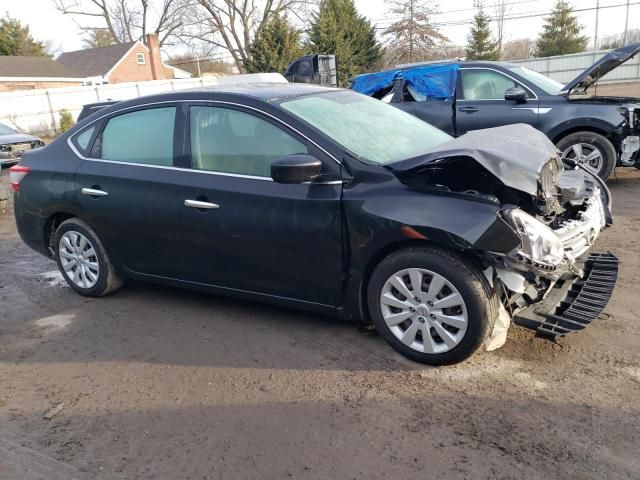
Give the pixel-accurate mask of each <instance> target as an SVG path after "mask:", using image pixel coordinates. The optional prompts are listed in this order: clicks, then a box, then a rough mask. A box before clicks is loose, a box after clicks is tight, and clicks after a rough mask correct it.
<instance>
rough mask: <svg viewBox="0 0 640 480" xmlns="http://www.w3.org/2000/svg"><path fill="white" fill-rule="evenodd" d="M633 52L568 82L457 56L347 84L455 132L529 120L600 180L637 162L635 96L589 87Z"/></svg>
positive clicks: (639, 112)
mask: <svg viewBox="0 0 640 480" xmlns="http://www.w3.org/2000/svg"><path fill="white" fill-rule="evenodd" d="M639 50H640V43H636V44H632V45H627V46H626V47H623V48H620V49H618V50H614V51H612V52H609V53H607V54H606V55H604V56H603V57H602V58H601V59H600V60H598V61H597V62H596V63H594V64H593V65H592V66H591V67H589V68H587V69H586V70H585V71H584V72H582V73H581V74H580V75H579V76H578V77H576V78H575V79H574V80H572V81H571V82H569V83H567V84H566V85H562V84H561V83H558V82H556V81H555V80H552V79H550V78H548V77H545V76H544V75H542V74H540V73H538V72H535V71H533V70H530V69H528V68H526V67H523V66H520V65H516V64H510V63H504V62H481V61H461V62H444V63H439V64H427V65H416V66H411V67H406V68H400V69H397V70H390V71H386V72H378V73H372V74H364V75H360V76H358V77H356V78H355V79H354V81H353V82H352V85H351V88H353V89H354V90H356V91H358V92H361V93H365V94H367V95H371V96H374V97H375V98H379V99H384V100H385V101H386V102H388V103H391V104H392V105H393V106H395V107H398V108H400V109H402V110H404V111H406V112H409V113H411V114H412V115H415V116H417V117H418V118H421V119H422V120H425V121H426V122H428V123H430V124H432V125H434V126H436V127H438V128H440V129H442V130H444V131H445V132H448V133H449V134H451V135H455V136H459V135H463V134H464V133H466V132H468V131H471V130H478V129H482V128H490V127H496V126H500V125H508V124H514V123H526V124H529V125H531V126H533V127H535V128H537V129H538V130H540V131H542V132H544V133H545V134H546V135H547V136H548V137H549V139H551V141H552V142H553V143H555V144H556V146H557V147H558V149H559V150H560V152H561V156H562V159H563V160H566V159H568V160H571V161H578V162H581V163H586V164H588V165H590V166H591V167H593V168H594V169H595V170H596V171H597V172H598V174H599V175H600V176H601V177H602V178H605V179H606V178H607V177H609V175H610V174H611V172H612V171H613V169H614V167H615V166H616V165H622V166H635V167H637V168H640V150H639V149H640V140H639V139H640V137H639V135H640V99H637V98H625V97H610V96H602V95H596V94H597V89H596V88H594V86H595V85H597V81H598V80H599V79H600V78H602V77H603V76H604V75H606V74H607V73H608V72H610V71H611V70H613V69H614V68H616V67H617V66H619V65H621V64H622V63H624V62H626V61H627V60H629V59H630V58H632V57H633V56H634V55H635V54H636V53H638V51H639ZM590 89H591V90H590Z"/></svg>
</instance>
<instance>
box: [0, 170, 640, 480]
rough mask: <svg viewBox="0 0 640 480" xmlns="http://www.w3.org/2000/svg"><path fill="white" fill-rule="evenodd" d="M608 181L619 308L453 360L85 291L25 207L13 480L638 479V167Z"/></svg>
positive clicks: (320, 325) (7, 363)
mask: <svg viewBox="0 0 640 480" xmlns="http://www.w3.org/2000/svg"><path fill="white" fill-rule="evenodd" d="M6 177H7V172H6V170H4V171H3V172H2V183H1V184H0V185H1V186H0V189H2V188H4V189H6V188H7V183H8V182H7V178H6ZM610 186H611V189H612V191H613V195H614V199H615V214H616V224H615V226H614V227H612V228H611V229H609V230H608V231H607V232H606V233H605V234H604V235H603V236H602V237H601V238H600V239H599V240H598V245H597V247H598V248H599V249H602V250H611V251H613V252H615V253H616V254H617V255H618V256H619V257H620V259H621V262H622V264H621V275H620V280H619V285H618V287H617V289H616V291H615V294H614V297H613V299H612V301H611V303H610V304H609V307H608V308H607V310H606V314H605V315H603V317H602V318H601V319H599V320H598V321H597V322H595V323H594V324H593V325H592V326H591V327H590V328H588V329H587V330H586V331H584V332H582V333H580V334H577V335H574V336H571V337H569V338H565V339H562V340H560V342H559V343H558V344H552V343H549V342H546V341H544V340H540V339H536V338H534V337H533V336H532V334H531V333H530V332H529V331H525V330H522V329H519V328H512V329H511V330H510V332H509V339H508V342H507V344H506V345H505V347H503V348H502V349H501V350H498V351H496V352H492V353H481V354H479V355H477V356H475V357H474V358H473V359H471V360H470V361H467V362H466V363H464V364H461V365H457V366H453V367H447V368H425V367H424V366H421V365H417V364H414V363H411V362H409V361H407V360H405V359H403V358H402V357H400V356H399V355H397V354H395V353H394V352H393V351H392V350H391V348H389V347H388V346H387V345H386V344H385V343H384V341H383V340H382V339H381V338H379V337H377V336H371V335H363V334H362V333H360V332H359V331H358V328H357V327H356V326H355V325H352V324H348V323H341V322H340V321H338V320H335V319H333V318H328V317H324V316H318V315H310V314H307V313H301V312H298V311H293V310H287V309H282V308H274V307H270V306H265V305H262V304H258V303H251V302H243V301H238V300H230V299H226V298H222V297H216V296H213V295H205V294H200V293H193V292H189V291H183V290H177V289H171V288H165V287H160V286H153V285H145V284H138V283H130V284H128V285H127V286H126V287H125V288H123V289H122V290H121V291H119V292H117V293H116V294H114V295H111V296H108V297H105V298H100V299H86V298H82V297H80V296H78V295H76V294H74V293H73V292H72V291H71V289H70V288H68V287H67V286H66V285H65V284H64V282H63V281H62V278H61V277H60V275H59V274H58V273H57V272H56V267H55V264H54V262H53V261H50V260H47V259H46V258H43V257H41V256H39V255H37V254H36V253H34V252H32V251H31V250H29V249H28V248H27V247H25V246H24V245H23V244H22V243H21V242H20V239H19V238H18V234H17V232H16V230H15V226H14V221H13V217H12V212H11V205H10V202H9V204H8V205H6V207H5V210H3V211H2V212H1V213H0V479H3V480H14V479H20V480H30V479H47V480H57V479H70V478H75V479H94V478H103V479H111V478H113V479H171V480H173V479H207V478H208V479H284V478H300V479H377V478H389V479H398V478H405V479H425V478H429V479H434V478H447V479H485V478H486V479H524V478H526V479H534V478H544V479H580V480H585V479H603V478H608V479H631V478H635V479H640V333H639V331H640V321H639V320H638V316H639V314H640V290H639V288H638V285H639V284H640V213H639V212H640V172H638V171H636V170H633V171H631V170H621V169H619V170H618V180H617V181H615V180H613V181H611V182H610ZM52 409H53V410H52ZM47 413H48V414H49V415H53V416H52V417H51V418H50V419H46V418H44V415H45V414H47Z"/></svg>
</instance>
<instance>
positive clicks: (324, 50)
mask: <svg viewBox="0 0 640 480" xmlns="http://www.w3.org/2000/svg"><path fill="white" fill-rule="evenodd" d="M309 50H311V51H312V52H313V53H319V54H328V55H335V56H336V58H337V63H338V84H339V85H343V86H344V85H346V84H347V81H348V80H349V79H350V78H353V77H354V76H356V75H359V74H360V73H363V72H366V71H368V70H371V69H373V68H375V67H376V66H378V64H379V62H380V60H381V59H382V48H381V47H380V44H379V43H378V41H377V39H376V32H375V29H374V27H373V25H371V22H369V20H367V19H366V18H364V17H363V16H361V15H359V14H358V11H357V10H356V7H355V5H354V3H353V0H321V1H320V7H319V9H318V13H316V14H314V15H313V20H312V24H311V29H310V31H309Z"/></svg>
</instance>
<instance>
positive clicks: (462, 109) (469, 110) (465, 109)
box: [458, 107, 478, 113]
mask: <svg viewBox="0 0 640 480" xmlns="http://www.w3.org/2000/svg"><path fill="white" fill-rule="evenodd" d="M458 111H459V112H465V113H475V112H477V111H478V107H460V108H459V109H458Z"/></svg>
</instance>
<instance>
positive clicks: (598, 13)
mask: <svg viewBox="0 0 640 480" xmlns="http://www.w3.org/2000/svg"><path fill="white" fill-rule="evenodd" d="M599 18H600V0H596V34H595V35H594V36H593V49H594V50H598V20H599Z"/></svg>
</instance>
